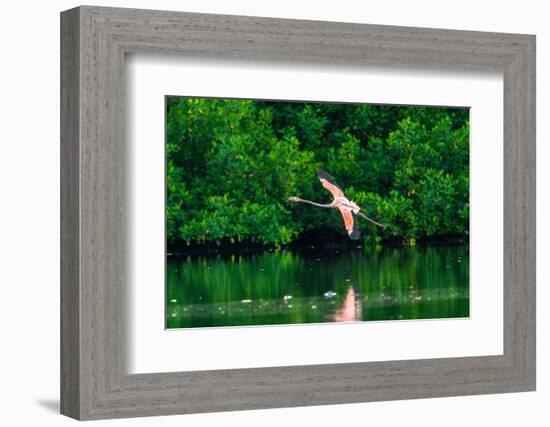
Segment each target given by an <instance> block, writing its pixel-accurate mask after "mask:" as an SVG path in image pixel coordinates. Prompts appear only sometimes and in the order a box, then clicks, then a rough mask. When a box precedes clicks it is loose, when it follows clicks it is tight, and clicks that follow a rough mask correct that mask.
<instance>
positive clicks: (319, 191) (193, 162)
mask: <svg viewBox="0 0 550 427" xmlns="http://www.w3.org/2000/svg"><path fill="white" fill-rule="evenodd" d="M166 108H167V111H166V114H167V120H166V153H167V162H166V163H167V165H166V186H167V204H166V215H167V236H168V240H169V242H186V243H187V244H190V245H191V244H202V243H205V244H218V245H221V244H238V243H239V242H241V243H252V244H261V245H272V246H281V245H285V244H289V243H292V242H293V241H295V240H297V239H299V238H300V237H301V236H303V235H304V233H309V234H310V235H311V234H312V233H313V234H314V233H316V232H321V231H322V232H323V233H327V232H328V233H333V234H335V235H336V233H338V235H343V236H344V237H346V234H345V232H343V226H342V220H341V218H340V217H339V215H338V213H337V212H336V211H334V212H332V211H327V210H324V209H316V208H313V207H311V206H307V205H302V204H293V203H289V202H288V201H287V199H288V197H290V196H299V197H302V198H305V199H309V200H315V201H318V202H321V203H328V202H330V200H331V195H330V194H329V193H328V192H327V191H326V190H325V189H324V188H323V187H322V186H321V185H320V183H319V181H318V179H317V177H316V174H315V169H317V168H321V169H324V170H326V171H327V172H328V173H330V174H331V175H332V176H333V177H334V178H335V179H336V181H337V182H338V183H339V184H340V186H342V187H343V188H344V190H345V191H346V194H347V196H348V197H349V198H350V199H351V200H354V201H355V202H356V203H358V204H359V206H361V207H362V211H363V212H364V213H365V214H366V215H367V216H369V217H372V218H374V219H376V220H378V221H381V222H384V223H386V224H388V226H389V227H388V228H387V229H386V230H380V229H378V228H376V227H373V226H371V225H370V224H369V223H368V222H366V221H363V220H360V222H361V226H360V228H361V230H362V234H363V238H364V240H365V241H366V242H380V241H383V240H385V239H395V238H402V239H406V240H411V239H422V238H434V237H440V236H463V237H465V236H467V234H468V228H469V227H468V223H469V205H468V200H469V190H468V189H469V182H468V174H469V168H468V162H469V131H468V130H469V123H468V110H467V109H452V108H428V107H398V106H373V105H352V104H330V103H298V102H264V101H246V100H223V99H202V98H176V97H170V98H168V99H167V106H166Z"/></svg>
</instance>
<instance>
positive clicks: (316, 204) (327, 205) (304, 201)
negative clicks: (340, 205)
mask: <svg viewBox="0 0 550 427" xmlns="http://www.w3.org/2000/svg"><path fill="white" fill-rule="evenodd" d="M298 201H299V202H302V203H308V204H310V205H313V206H317V207H319V208H332V207H333V206H332V204H331V203H329V204H323V203H317V202H312V201H311V200H305V199H298Z"/></svg>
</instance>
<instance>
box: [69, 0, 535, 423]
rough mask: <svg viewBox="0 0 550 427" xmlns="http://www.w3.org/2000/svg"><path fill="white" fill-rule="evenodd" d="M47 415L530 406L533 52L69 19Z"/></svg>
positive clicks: (178, 18) (82, 10)
mask: <svg viewBox="0 0 550 427" xmlns="http://www.w3.org/2000/svg"><path fill="white" fill-rule="evenodd" d="M61 88H62V93H61V166H62V173H61V191H62V193H61V233H62V235H61V250H62V253H61V412H62V413H63V414H65V415H68V416H70V417H73V418H76V419H81V420H85V419H102V418H117V417H134V416H136V417H137V416H151V415H167V414H185V413H197V412H214V411H229V410H244V409H260V408H275V407H290V406H305V405H323V404H337V403H350V402H367V401H380V400H393V399H411V398H423V397H438V396H459V395H467V394H483V393H504V392H519V391H530V390H535V368H536V367H535V262H536V260H535V37H534V36H531V35H522V34H504V33H484V32H468V31H455V30H441V29H424V28H406V27H392V26H375V25H365V24H349V23H336V22H316V21H299V20H283V19H272V18H257V17H243V16H224V15H210V14H196V13H183V12H166V11H148V10H134V9H116V8H104V7H89V6H82V7H78V8H75V9H71V10H68V11H65V12H62V14H61Z"/></svg>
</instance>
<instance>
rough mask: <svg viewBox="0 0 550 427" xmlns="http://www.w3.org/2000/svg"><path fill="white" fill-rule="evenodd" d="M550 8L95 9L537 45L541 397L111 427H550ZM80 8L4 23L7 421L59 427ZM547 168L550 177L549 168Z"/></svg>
mask: <svg viewBox="0 0 550 427" xmlns="http://www.w3.org/2000/svg"><path fill="white" fill-rule="evenodd" d="M545 3H546V2H544V1H532V0H523V1H521V2H519V1H514V2H511V1H499V2H493V1H485V2H482V1H479V0H478V1H472V0H460V1H454V2H443V1H427V0H415V1H407V0H402V1H392V0H384V1H370V2H366V1H357V0H356V1H353V0H338V1H335V2H327V1H325V2H321V1H320V0H307V1H306V0H302V1H298V0H272V1H270V2H267V1H258V0H255V1H254V0H230V1H228V0H225V1H224V0H189V1H175V0H158V1H145V0H142V1H115V0H112V1H96V2H94V4H96V5H105V6H122V7H138V8H149V9H151V8H155V9H167V10H184V11H194V12H209V13H227V14H242V15H257V16H271V17H281V18H301V19H318V20H329V21H348V22H360V23H373V24H391V25H409V26H424V27H440V28H454V29H466V30H482V31H503V32H519V33H531V34H536V35H537V45H538V48H537V56H538V58H537V62H538V65H537V74H538V82H537V85H538V90H537V95H538V100H537V123H538V147H539V148H538V162H537V163H538V169H537V170H538V172H537V175H538V184H537V190H538V196H539V197H538V199H539V201H538V206H537V208H538V214H537V217H538V218H539V222H538V274H537V276H538V315H537V318H538V327H537V328H538V338H539V339H538V361H539V363H538V375H537V377H538V391H537V392H535V393H515V394H507V395H486V396H470V397H454V398H439V399H423V400H412V401H397V402H381V403H365V404H351V405H338V406H323V407H309V408H293V409H275V410H262V411H248V412H232V413H219V414H207V415H190V416H171V417H159V418H154V419H153V418H143V419H128V420H116V421H109V422H106V423H109V425H117V426H118V425H120V426H146V425H152V424H154V425H156V426H157V425H167V426H168V425H174V426H175V425H181V424H183V423H185V424H186V425H187V426H199V425H200V426H217V425H229V426H231V425H239V426H243V427H244V426H257V425H262V426H272V425H273V426H279V425H281V424H282V425H300V424H305V423H307V424H313V425H316V426H329V425H330V426H333V425H340V424H344V423H353V424H361V425H384V426H394V425H400V424H405V423H406V425H407V426H409V427H412V426H416V425H418V426H423V427H428V426H438V427H441V426H445V427H452V426H460V427H464V426H465V425H471V424H473V423H475V424H476V425H477V424H481V425H483V424H491V425H497V426H515V425H529V426H546V425H549V423H550V409H549V404H550V371H549V369H548V363H547V362H546V361H545V358H546V359H547V358H548V348H549V343H550V336H549V334H548V327H547V326H546V325H545V324H547V323H548V321H549V320H550V315H549V311H548V309H549V306H548V296H549V292H548V290H547V289H545V287H544V286H545V284H546V283H545V282H548V278H549V277H548V274H549V273H548V270H547V269H545V268H544V263H545V261H546V259H547V258H548V237H549V236H548V230H549V228H548V225H546V222H545V218H546V217H548V214H549V213H550V212H549V203H548V199H547V197H544V196H547V195H548V194H547V193H548V187H547V185H546V184H547V183H548V178H549V173H548V171H544V170H543V167H544V165H546V164H548V161H549V160H550V158H549V155H548V152H549V149H548V145H546V146H545V144H543V141H545V140H548V138H549V136H550V135H549V132H550V126H549V125H548V122H546V123H545V122H544V119H545V118H547V117H548V116H549V115H550V105H549V102H550V96H549V95H550V94H549V88H548V75H550V51H549V46H550V26H549V25H548V16H549V14H548V12H546V11H545V10H544V9H545ZM76 5H78V2H74V1H62V0H59V1H50V2H38V1H20V2H9V3H8V2H5V3H4V4H3V5H2V22H1V25H0V31H1V38H0V40H1V43H2V51H1V52H2V53H1V57H2V63H1V66H0V73H1V78H0V117H1V118H2V119H1V121H0V133H1V137H0V197H1V200H2V205H1V206H0V289H1V290H2V292H3V294H2V295H3V297H2V298H0V316H1V318H0V320H1V322H0V325H1V328H2V335H1V342H2V347H1V348H0V363H1V365H0V366H3V370H2V372H1V374H0V396H1V398H0V402H2V406H1V410H0V422H1V423H2V425H6V426H16V425H41V426H54V425H55V426H57V425H60V426H63V425H68V424H69V423H72V422H73V421H71V420H70V419H68V418H65V417H62V416H60V415H58V405H59V392H58V388H59V387H58V384H59V379H58V378H59V368H58V365H59V362H58V361H59V333H58V330H59V107H58V105H59V12H60V11H61V10H64V9H68V8H71V7H74V6H76ZM547 170H548V169H547Z"/></svg>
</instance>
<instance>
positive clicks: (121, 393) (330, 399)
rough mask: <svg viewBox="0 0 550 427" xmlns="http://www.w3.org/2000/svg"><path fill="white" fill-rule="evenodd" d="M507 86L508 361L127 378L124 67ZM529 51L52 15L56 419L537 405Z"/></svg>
mask: <svg viewBox="0 0 550 427" xmlns="http://www.w3.org/2000/svg"><path fill="white" fill-rule="evenodd" d="M133 52H141V53H143V52H150V53H170V54H179V55H189V56H194V57H197V56H201V57H215V58H244V59H261V60H277V61H280V60H285V61H294V62H301V63H325V64H344V65H346V64H347V65H361V64H371V65H372V64H381V65H391V66H396V67H399V66H418V67H435V68H446V69H450V70H491V71H500V72H503V75H504V171H505V173H504V266H503V268H504V307H503V311H504V354H503V355H500V356H484V357H463V358H445V359H425V360H407V361H387V362H369V363H350V364H331V365H311V366H290V367H273V368H255V369H234V370H218V371H202V372H199V371H193V372H176V373H155V374H134V375H128V374H127V373H126V371H125V357H126V355H125V348H126V346H125V342H126V326H125V324H124V319H125V316H124V309H125V304H124V296H125V285H126V280H125V278H126V277H127V274H126V273H127V265H126V260H125V256H124V254H125V251H126V246H125V245H126V243H125V242H126V228H125V227H126V225H125V209H126V207H125V179H126V175H125V158H126V157H125V150H126V147H125V139H124V117H125V115H124V88H125V85H124V56H125V54H126V53H133ZM535 262H536V261H535V37H534V36H531V35H519V34H497V33H484V32H471V31H452V30H439V29H425V28H406V27H392V26H378V25H362V24H348V23H335V22H315V21H301V20H286V19H269V18H256V17H244V16H223V15H209V14H196V13H182V12H164V11H149V10H133V9H117V8H103V7H88V6H82V7H79V8H76V9H71V10H68V11H65V12H62V14H61V412H62V413H63V414H65V415H68V416H70V417H74V418H77V419H100V418H116V417H134V416H148V415H166V414H183V413H195V412H213V411H229V410H243V409H259V408H275V407H291V406H304V405H324V404H337V403H348V402H365V401H380V400H391V399H411V398H425V397H437V396H458V395H467V394H482V393H504V392H518V391H530V390H535Z"/></svg>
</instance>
